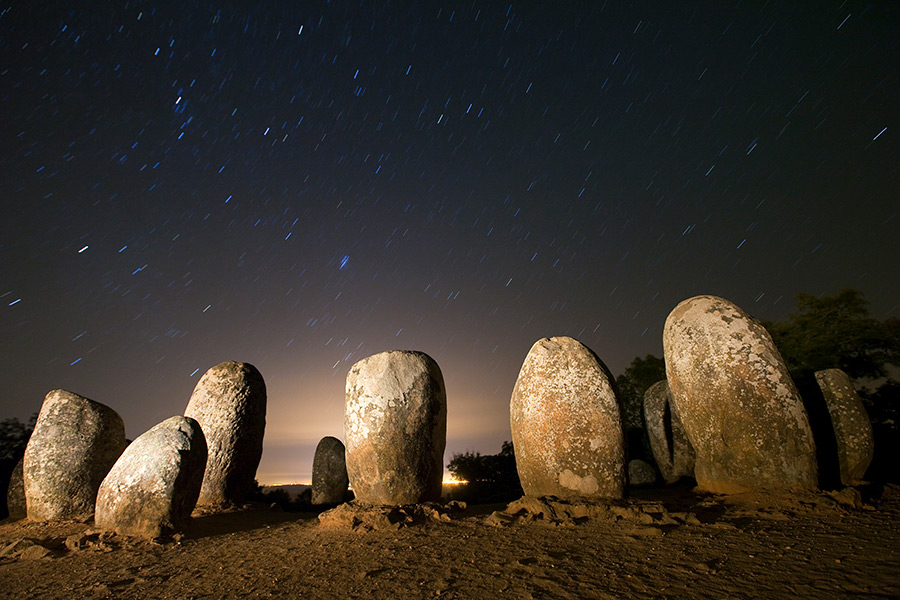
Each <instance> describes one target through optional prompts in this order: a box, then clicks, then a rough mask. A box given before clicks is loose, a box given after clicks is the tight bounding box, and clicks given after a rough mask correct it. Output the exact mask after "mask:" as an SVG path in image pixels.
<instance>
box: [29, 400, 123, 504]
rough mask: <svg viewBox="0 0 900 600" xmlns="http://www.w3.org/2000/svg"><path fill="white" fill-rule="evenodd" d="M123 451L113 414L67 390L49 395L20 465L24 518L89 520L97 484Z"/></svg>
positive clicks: (118, 424)
mask: <svg viewBox="0 0 900 600" xmlns="http://www.w3.org/2000/svg"><path fill="white" fill-rule="evenodd" d="M124 449H125V425H124V424H123V423H122V418H121V417H120V416H119V415H118V413H116V411H114V410H113V409H111V408H110V407H108V406H106V405H104V404H100V403H99V402H94V401H93V400H90V399H88V398H85V397H83V396H79V395H78V394H73V393H72V392H67V391H66V390H53V391H52V392H50V393H48V394H47V396H46V398H44V403H43V405H42V406H41V411H40V413H38V418H37V422H36V423H35V425H34V432H32V434H31V438H30V439H29V440H28V445H27V446H26V447H25V457H24V459H23V463H22V477H23V479H24V487H25V504H26V507H27V508H26V510H27V513H28V518H29V519H31V520H32V521H48V520H54V519H83V518H86V517H90V516H91V515H93V514H94V503H95V502H96V501H97V490H98V489H99V488H100V483H101V482H102V481H103V478H104V477H106V474H107V473H109V470H110V468H112V466H113V464H114V463H115V462H116V459H118V458H119V455H120V454H122V450H124Z"/></svg>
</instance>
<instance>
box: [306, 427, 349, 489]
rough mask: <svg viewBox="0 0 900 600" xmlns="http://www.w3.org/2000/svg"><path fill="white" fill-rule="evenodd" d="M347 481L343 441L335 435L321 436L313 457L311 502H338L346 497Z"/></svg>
mask: <svg viewBox="0 0 900 600" xmlns="http://www.w3.org/2000/svg"><path fill="white" fill-rule="evenodd" d="M349 483H350V480H349V478H348V477H347V461H346V457H345V449H344V443H343V442H342V441H341V440H339V439H337V438H335V437H331V436H326V437H323V438H322V439H321V440H320V441H319V444H318V446H316V454H315V456H314V457H313V467H312V496H311V500H310V501H311V503H312V504H314V505H322V504H340V503H341V502H343V501H344V500H346V498H347V485H348V484H349Z"/></svg>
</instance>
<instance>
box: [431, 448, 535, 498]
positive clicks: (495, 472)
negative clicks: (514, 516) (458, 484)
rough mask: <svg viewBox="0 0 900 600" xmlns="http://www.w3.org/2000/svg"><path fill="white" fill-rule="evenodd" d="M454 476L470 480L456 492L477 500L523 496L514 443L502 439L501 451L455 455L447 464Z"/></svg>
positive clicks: (459, 496)
mask: <svg viewBox="0 0 900 600" xmlns="http://www.w3.org/2000/svg"><path fill="white" fill-rule="evenodd" d="M447 470H449V471H450V473H451V474H452V475H453V477H454V478H456V479H458V480H460V481H467V482H468V483H467V484H466V485H465V487H464V488H463V489H461V490H459V492H458V493H457V494H456V495H457V497H458V498H459V499H462V500H466V501H468V502H474V503H490V502H508V501H510V500H515V499H516V498H519V497H521V496H522V486H521V485H520V484H519V473H518V471H517V470H516V454H515V451H514V450H513V444H512V442H503V444H502V445H501V447H500V453H499V454H484V455H483V454H480V453H478V452H465V453H463V454H454V455H453V457H452V458H451V459H450V462H449V463H448V465H447Z"/></svg>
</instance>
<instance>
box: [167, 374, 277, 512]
mask: <svg viewBox="0 0 900 600" xmlns="http://www.w3.org/2000/svg"><path fill="white" fill-rule="evenodd" d="M184 416H186V417H191V418H193V419H196V420H197V422H198V423H200V427H201V428H202V429H203V434H204V436H205V437H206V444H207V447H208V450H209V457H208V459H207V462H206V473H205V475H204V477H203V486H202V487H201V489H200V498H199V500H198V501H197V503H198V504H200V505H208V506H223V505H227V504H235V505H240V504H241V503H242V502H243V501H244V499H245V498H246V497H247V494H249V493H250V489H251V488H252V486H253V481H254V478H255V477H256V469H257V467H258V466H259V460H260V458H262V447H263V437H264V435H265V431H266V384H265V381H263V377H262V375H261V374H260V372H259V371H258V370H257V369H256V367H254V366H253V365H251V364H248V363H240V362H234V361H227V362H223V363H221V364H218V365H216V366H215V367H212V368H211V369H210V370H208V371H207V372H206V373H204V374H203V377H201V378H200V381H198V382H197V386H196V387H195V388H194V392H193V394H191V399H190V402H188V405H187V408H186V409H185V411H184Z"/></svg>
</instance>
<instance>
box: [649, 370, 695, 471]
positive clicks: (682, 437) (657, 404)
mask: <svg viewBox="0 0 900 600" xmlns="http://www.w3.org/2000/svg"><path fill="white" fill-rule="evenodd" d="M644 422H645V423H646V424H647V436H648V437H649V438H650V448H651V449H652V450H653V458H655V459H656V466H657V467H659V472H660V473H661V474H662V476H663V479H664V480H665V481H666V483H675V482H676V481H678V480H679V479H681V478H682V477H693V476H694V448H693V447H692V446H691V442H690V441H689V440H688V438H687V435H686V434H685V432H684V426H683V425H682V424H681V419H679V418H678V412H677V411H676V410H675V405H674V404H673V403H672V395H671V394H670V393H669V384H668V383H666V381H665V380H662V381H657V382H656V383H654V384H653V385H651V386H650V387H649V388H648V389H647V391H646V392H645V393H644Z"/></svg>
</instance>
